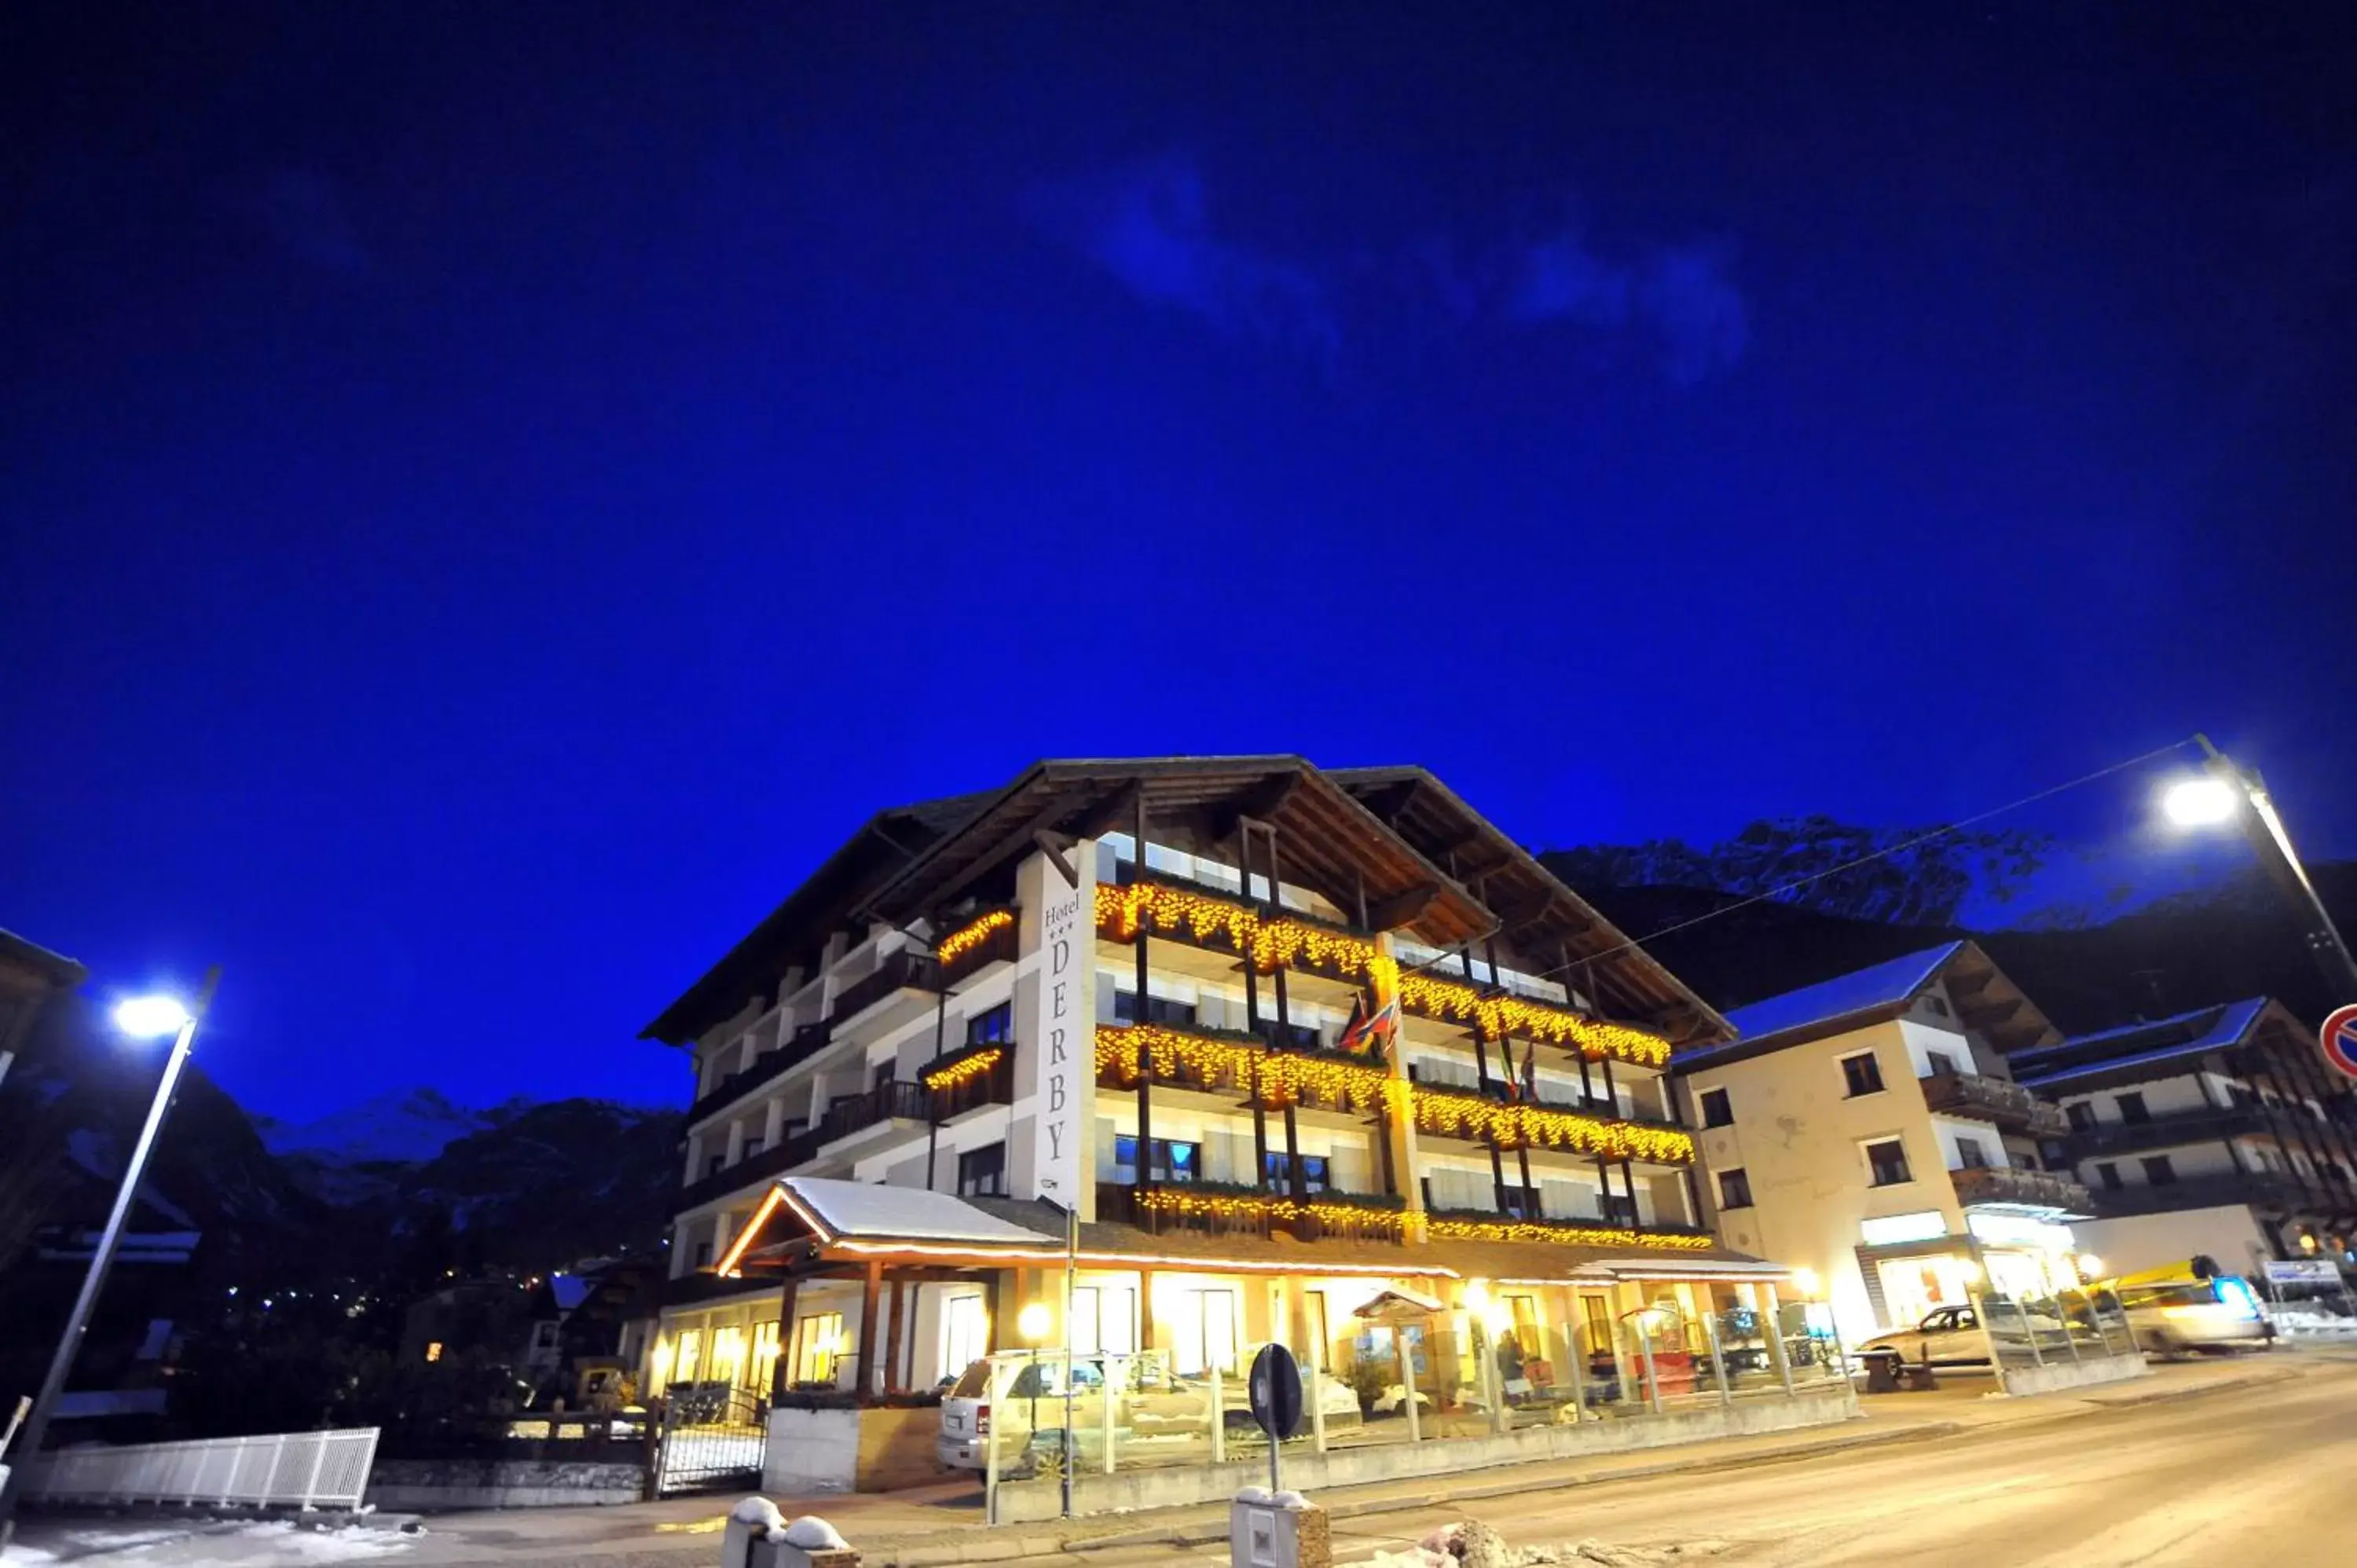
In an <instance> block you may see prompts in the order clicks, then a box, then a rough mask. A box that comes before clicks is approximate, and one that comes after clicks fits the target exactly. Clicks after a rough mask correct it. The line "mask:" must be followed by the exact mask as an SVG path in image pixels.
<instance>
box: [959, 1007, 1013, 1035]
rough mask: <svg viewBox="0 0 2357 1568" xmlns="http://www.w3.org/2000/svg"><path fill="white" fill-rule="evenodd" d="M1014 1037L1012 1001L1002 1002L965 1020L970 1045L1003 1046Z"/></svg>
mask: <svg viewBox="0 0 2357 1568" xmlns="http://www.w3.org/2000/svg"><path fill="white" fill-rule="evenodd" d="M1014 1038H1015V1004H1014V1003H1012V1002H1002V1003H1000V1004H998V1005H997V1006H996V1007H993V1008H992V1009H991V1010H990V1011H988V1012H987V1013H977V1014H975V1015H974V1016H973V1017H971V1018H968V1019H967V1020H966V1021H965V1043H966V1044H967V1045H969V1046H1003V1045H1006V1043H1007V1042H1008V1041H1010V1040H1012V1039H1014Z"/></svg>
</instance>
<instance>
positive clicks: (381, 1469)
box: [366, 1459, 646, 1513]
mask: <svg viewBox="0 0 2357 1568" xmlns="http://www.w3.org/2000/svg"><path fill="white" fill-rule="evenodd" d="M645 1481H646V1472H645V1470H644V1469H642V1468H641V1467H640V1466H637V1465H621V1464H613V1463H579V1462H573V1461H565V1460H555V1459H380V1460H378V1461H377V1462H376V1466H375V1468H374V1469H372V1470H371V1471H370V1473H369V1488H368V1496H367V1499H366V1500H367V1501H368V1503H369V1504H370V1505H371V1507H374V1508H378V1509H383V1510H385V1511H386V1512H389V1513H437V1512H447V1511H450V1510H453V1509H537V1508H570V1507H577V1506H579V1505H582V1504H585V1503H634V1502H637V1501H638V1500H639V1499H640V1497H641V1496H642V1495H643V1488H644V1485H645Z"/></svg>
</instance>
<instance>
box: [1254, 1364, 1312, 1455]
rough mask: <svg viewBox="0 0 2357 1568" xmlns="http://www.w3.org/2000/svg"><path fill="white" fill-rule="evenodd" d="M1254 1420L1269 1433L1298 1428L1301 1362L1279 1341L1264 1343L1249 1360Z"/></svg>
mask: <svg viewBox="0 0 2357 1568" xmlns="http://www.w3.org/2000/svg"><path fill="white" fill-rule="evenodd" d="M1250 1387H1251V1390H1252V1412H1253V1420H1254V1421H1255V1422H1257V1423H1259V1424H1260V1429H1261V1430H1262V1431H1263V1432H1265V1433H1267V1434H1269V1435H1270V1436H1271V1437H1275V1438H1279V1439H1283V1438H1287V1437H1290V1436H1292V1435H1293V1434H1295V1433H1296V1432H1298V1431H1300V1430H1301V1363H1300V1362H1298V1361H1297V1360H1295V1359H1293V1352H1292V1351H1290V1350H1288V1349H1286V1348H1285V1347H1284V1346H1282V1345H1264V1346H1262V1347H1261V1350H1260V1354H1259V1355H1257V1356H1254V1358H1253V1364H1252V1381H1251V1384H1250Z"/></svg>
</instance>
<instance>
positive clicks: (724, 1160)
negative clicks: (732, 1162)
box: [704, 1155, 728, 1176]
mask: <svg viewBox="0 0 2357 1568" xmlns="http://www.w3.org/2000/svg"><path fill="white" fill-rule="evenodd" d="M727 1164H728V1156H727V1155H713V1156H712V1157H711V1158H710V1159H708V1160H706V1161H705V1162H704V1174H705V1176H718V1175H719V1174H720V1173H721V1171H722V1169H724V1168H725V1167H726V1165H727Z"/></svg>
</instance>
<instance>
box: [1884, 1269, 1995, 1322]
mask: <svg viewBox="0 0 2357 1568" xmlns="http://www.w3.org/2000/svg"><path fill="white" fill-rule="evenodd" d="M1875 1269H1876V1272H1877V1273H1878V1274H1879V1275H1880V1276H1881V1279H1882V1299H1883V1301H1884V1303H1885V1304H1886V1305H1887V1306H1888V1312H1887V1315H1886V1316H1888V1319H1889V1326H1892V1327H1908V1326H1913V1325H1914V1324H1917V1323H1920V1322H1921V1321H1922V1319H1923V1317H1924V1316H1925V1315H1926V1314H1928V1313H1930V1312H1931V1311H1932V1308H1934V1307H1940V1306H1966V1305H1971V1302H1972V1297H1971V1294H1970V1291H1971V1279H1970V1277H1969V1276H1968V1275H1967V1273H1965V1268H1964V1259H1962V1258H1960V1257H1958V1256H1956V1255H1955V1254H1954V1253H1953V1252H1943V1253H1941V1254H1940V1255H1938V1256H1936V1257H1929V1258H1885V1259H1883V1260H1882V1261H1881V1262H1879V1263H1878V1264H1876V1265H1875Z"/></svg>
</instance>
